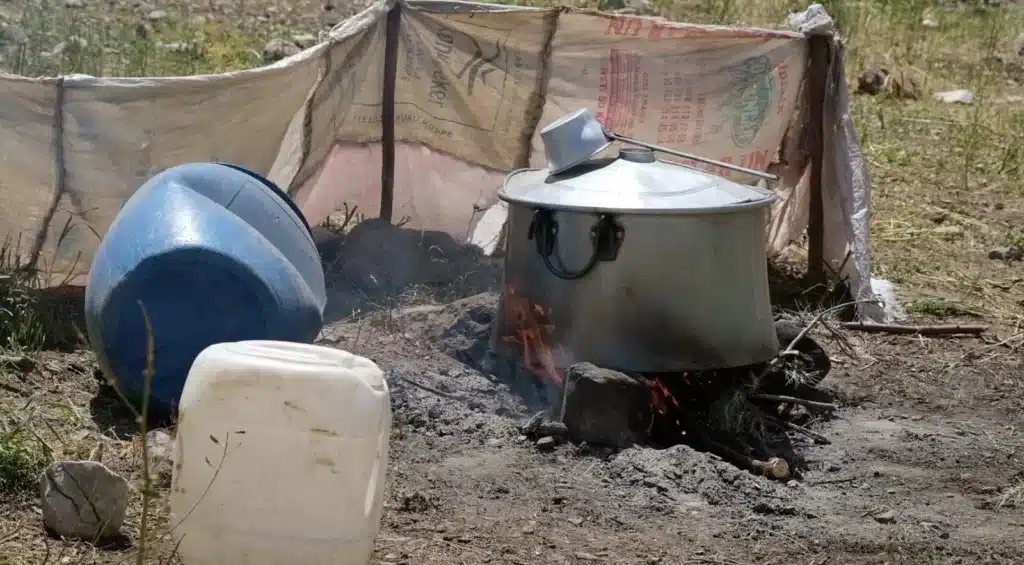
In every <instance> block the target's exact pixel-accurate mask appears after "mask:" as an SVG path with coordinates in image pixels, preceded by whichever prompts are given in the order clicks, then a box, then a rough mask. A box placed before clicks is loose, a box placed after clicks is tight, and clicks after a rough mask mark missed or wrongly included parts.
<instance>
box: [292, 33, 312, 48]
mask: <svg viewBox="0 0 1024 565" xmlns="http://www.w3.org/2000/svg"><path fill="white" fill-rule="evenodd" d="M292 43H294V44H296V45H298V46H299V47H301V48H303V49H309V48H310V47H312V46H314V45H316V44H317V43H318V41H317V38H316V36H315V35H313V34H311V33H304V34H301V35H294V36H292Z"/></svg>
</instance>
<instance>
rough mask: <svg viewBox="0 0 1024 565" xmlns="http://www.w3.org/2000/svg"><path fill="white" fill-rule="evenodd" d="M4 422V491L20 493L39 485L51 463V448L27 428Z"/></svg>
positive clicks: (0, 462) (0, 441) (0, 442)
mask: <svg viewBox="0 0 1024 565" xmlns="http://www.w3.org/2000/svg"><path fill="white" fill-rule="evenodd" d="M5 428H6V426H5V425H3V424H2V423H0V494H7V495H11V494H20V493H24V492H28V491H31V490H33V489H35V488H38V486H39V474H40V473H42V472H43V469H45V468H46V466H47V465H48V464H49V463H50V457H51V455H50V454H49V450H48V449H47V448H46V447H45V444H43V443H42V442H41V441H39V440H38V439H37V438H35V437H32V436H31V435H30V433H29V432H28V431H26V430H25V429H23V428H14V429H5Z"/></svg>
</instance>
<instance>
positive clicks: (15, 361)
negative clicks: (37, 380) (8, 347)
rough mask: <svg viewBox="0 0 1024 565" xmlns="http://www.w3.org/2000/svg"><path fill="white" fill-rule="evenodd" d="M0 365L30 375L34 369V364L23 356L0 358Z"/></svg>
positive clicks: (4, 356)
mask: <svg viewBox="0 0 1024 565" xmlns="http://www.w3.org/2000/svg"><path fill="white" fill-rule="evenodd" d="M0 364H2V365H7V366H9V367H14V368H15V369H17V370H19V371H21V372H22V373H31V372H32V370H33V369H35V368H36V362H35V361H33V360H32V359H31V358H29V357H25V356H24V355H3V356H0Z"/></svg>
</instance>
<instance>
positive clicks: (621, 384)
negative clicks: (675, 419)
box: [561, 363, 652, 448]
mask: <svg viewBox="0 0 1024 565" xmlns="http://www.w3.org/2000/svg"><path fill="white" fill-rule="evenodd" d="M651 416H652V407H651V391H650V388H649V387H648V385H647V383H646V382H644V381H643V380H640V379H636V378H633V377H630V376H628V375H625V374H623V373H619V372H617V371H612V370H610V369H603V368H601V367H597V366H596V365H593V364H591V363H578V364H576V365H573V366H571V367H569V371H568V374H567V375H566V382H565V393H564V397H563V400H562V409H561V420H562V422H563V423H564V424H565V426H566V428H567V430H568V433H569V437H570V438H572V439H574V440H576V441H585V442H587V443H589V444H593V445H603V446H608V447H623V448H624V447H629V446H631V445H633V444H634V443H641V444H642V443H644V442H645V441H646V440H647V433H648V429H649V427H650V423H651Z"/></svg>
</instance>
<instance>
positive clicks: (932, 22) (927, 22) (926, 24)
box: [921, 18, 939, 29]
mask: <svg viewBox="0 0 1024 565" xmlns="http://www.w3.org/2000/svg"><path fill="white" fill-rule="evenodd" d="M921 25H922V26H924V27H927V28H931V29H935V28H937V27H939V22H937V21H935V20H933V19H931V18H924V19H922V20H921Z"/></svg>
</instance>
